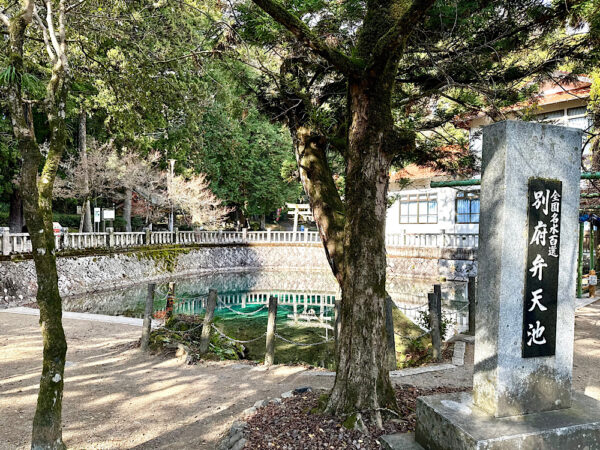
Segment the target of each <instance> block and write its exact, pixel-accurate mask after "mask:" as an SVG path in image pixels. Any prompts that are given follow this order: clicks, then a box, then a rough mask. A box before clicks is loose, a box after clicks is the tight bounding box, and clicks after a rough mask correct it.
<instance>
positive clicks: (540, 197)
mask: <svg viewBox="0 0 600 450" xmlns="http://www.w3.org/2000/svg"><path fill="white" fill-rule="evenodd" d="M533 196H534V198H535V201H534V202H533V203H532V205H531V206H533V207H534V208H535V209H540V207H541V206H543V207H544V209H543V211H544V214H546V215H547V214H548V199H549V197H550V189H546V191H545V192H544V191H534V192H533Z"/></svg>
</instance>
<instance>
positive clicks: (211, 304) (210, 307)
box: [199, 289, 217, 353]
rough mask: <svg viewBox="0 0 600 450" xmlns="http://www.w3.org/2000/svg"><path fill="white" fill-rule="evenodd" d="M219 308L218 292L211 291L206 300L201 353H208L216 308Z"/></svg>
mask: <svg viewBox="0 0 600 450" xmlns="http://www.w3.org/2000/svg"><path fill="white" fill-rule="evenodd" d="M216 307H217V291H216V289H210V290H209V291H208V299H207V300H206V312H205V313H204V322H203V323H202V336H201V337H200V349H199V350H200V353H206V352H207V351H208V344H209V342H210V331H211V328H212V322H213V318H214V316H215V308H216Z"/></svg>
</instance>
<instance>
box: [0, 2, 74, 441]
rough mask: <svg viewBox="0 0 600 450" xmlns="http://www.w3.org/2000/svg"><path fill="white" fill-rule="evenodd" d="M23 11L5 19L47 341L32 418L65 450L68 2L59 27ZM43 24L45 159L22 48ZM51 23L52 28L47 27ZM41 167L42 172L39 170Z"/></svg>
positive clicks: (41, 435) (35, 435)
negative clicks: (59, 186)
mask: <svg viewBox="0 0 600 450" xmlns="http://www.w3.org/2000/svg"><path fill="white" fill-rule="evenodd" d="M21 3H22V6H21V10H20V11H19V12H18V13H17V14H15V15H14V16H13V17H12V18H8V17H7V16H5V15H2V17H0V18H1V19H2V22H3V23H4V24H5V25H6V27H7V28H8V35H9V51H10V53H9V65H10V66H11V68H12V69H13V71H14V76H13V77H11V79H10V81H9V83H8V89H7V90H8V105H9V111H10V115H11V120H12V124H13V133H14V136H15V139H16V141H17V145H18V148H19V151H20V153H21V155H22V158H23V168H22V174H21V186H20V189H21V195H22V197H23V210H24V214H25V220H26V221H27V226H28V229H29V234H30V237H31V242H32V248H33V260H34V263H35V269H36V275H37V283H38V290H37V303H38V305H39V309H40V326H41V330H42V337H43V362H42V376H41V379H40V389H39V393H38V401H37V408H36V411H35V416H34V419H33V432H32V440H31V448H33V449H63V448H66V447H65V445H64V443H63V441H62V420H61V414H62V397H63V385H64V380H63V377H64V366H65V356H66V352H67V342H66V339H65V334H64V330H63V327H62V305H61V298H60V294H59V290H58V275H57V270H56V257H55V247H54V232H53V227H52V190H53V186H54V180H55V177H56V171H57V168H58V164H59V162H60V158H61V155H62V153H63V151H64V148H65V145H66V140H67V129H66V126H65V105H66V97H67V92H68V85H69V71H68V64H67V57H66V39H65V28H64V27H65V22H64V18H65V17H64V15H65V3H64V1H60V2H59V10H58V12H57V14H58V16H59V17H58V27H56V28H55V27H54V24H53V23H52V22H53V21H54V17H53V14H52V13H51V12H50V11H47V15H46V23H45V25H44V26H43V27H41V24H44V22H42V19H41V18H40V17H39V16H38V15H37V14H36V13H35V11H34V2H33V0H22V2H21ZM34 16H35V18H36V20H37V21H38V22H39V23H40V27H41V28H42V32H43V33H44V38H45V40H46V42H47V43H48V48H47V51H48V54H49V56H50V58H51V63H52V71H51V76H50V79H49V81H48V84H47V89H46V99H45V102H44V106H45V109H46V111H45V112H46V115H47V120H48V125H49V129H50V146H49V150H48V154H47V156H46V157H45V158H44V157H43V155H42V153H41V152H40V148H39V146H38V143H37V141H36V138H35V132H34V125H33V117H32V113H31V107H30V106H29V105H28V104H27V103H26V102H24V98H23V92H22V87H21V79H22V76H23V74H24V73H25V68H24V64H23V44H24V39H25V32H26V29H27V27H28V26H29V25H30V24H31V22H32V20H33V18H34ZM48 25H50V26H48ZM40 166H41V167H42V170H41V173H40V172H39V168H40Z"/></svg>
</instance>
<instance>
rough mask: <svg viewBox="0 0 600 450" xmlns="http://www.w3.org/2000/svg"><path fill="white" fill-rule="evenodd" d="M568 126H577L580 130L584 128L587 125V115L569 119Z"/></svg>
mask: <svg viewBox="0 0 600 450" xmlns="http://www.w3.org/2000/svg"><path fill="white" fill-rule="evenodd" d="M568 126H570V127H573V128H579V129H580V130H585V129H586V128H587V127H588V120H587V117H577V118H574V119H569V122H568Z"/></svg>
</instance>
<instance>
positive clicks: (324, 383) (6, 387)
mask: <svg viewBox="0 0 600 450" xmlns="http://www.w3.org/2000/svg"><path fill="white" fill-rule="evenodd" d="M64 323H65V331H66V334H67V339H68V343H69V351H68V354H67V361H68V367H67V368H66V370H65V380H66V381H65V397H64V401H63V424H64V431H63V437H64V439H65V442H66V444H67V445H68V447H69V448H75V449H97V448H102V449H156V448H160V449H165V448H178V449H179V448H194V449H212V448H214V445H215V443H216V442H217V440H218V438H219V436H220V435H221V434H222V433H223V432H225V431H226V430H227V428H228V427H229V426H230V424H231V422H233V421H234V420H236V419H237V418H238V417H239V415H240V413H241V412H242V411H243V410H244V409H246V408H248V407H250V406H252V405H253V404H254V402H256V401H257V400H262V399H266V398H271V397H277V396H279V395H280V394H281V393H283V392H285V391H288V390H290V389H293V388H295V387H298V386H306V385H310V386H313V387H315V388H319V387H330V386H331V384H332V383H333V378H332V377H324V376H315V375H314V373H312V372H310V371H306V370H304V369H303V368H301V367H289V366H277V367H275V368H274V369H271V370H269V371H265V370H264V369H262V368H261V367H257V366H250V365H245V364H236V363H210V364H204V365H198V366H187V365H184V364H182V363H181V362H180V361H178V360H176V359H164V358H161V357H155V356H152V357H146V356H144V355H142V354H140V353H139V351H137V350H134V349H130V348H129V346H130V344H131V342H132V341H133V340H135V339H137V338H138V336H139V333H140V329H139V328H138V327H133V326H128V325H122V324H107V323H99V322H86V321H81V320H72V319H66V320H65V321H64ZM599 330H600V303H597V304H596V305H590V306H588V307H586V308H584V309H582V310H580V311H578V313H577V326H576V345H575V349H576V355H575V369H574V370H575V372H574V378H575V380H574V381H575V388H576V389H577V390H582V391H583V390H585V391H586V392H587V393H588V394H589V395H592V396H594V397H596V398H599V399H600V380H599V378H600V377H599V375H598V371H597V367H598V365H599V363H600V338H599V333H598V331H599ZM470 353H472V352H470ZM469 361H471V364H472V354H467V358H466V362H467V363H468V362H469ZM40 371H41V337H40V332H39V328H38V324H37V318H36V317H32V316H21V315H14V314H6V313H2V312H0V449H2V450H4V449H11V450H12V449H21V448H28V447H29V438H30V434H31V421H32V417H33V413H34V409H35V402H36V397H37V390H38V382H39V375H40ZM471 379H472V365H470V364H468V365H467V366H465V367H464V368H458V369H454V370H449V371H444V372H432V373H428V374H421V375H415V376H411V377H404V378H399V379H396V380H395V381H396V382H400V383H410V384H415V385H417V386H420V387H434V386H438V385H452V386H468V385H470V383H471ZM594 394H597V395H594Z"/></svg>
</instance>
